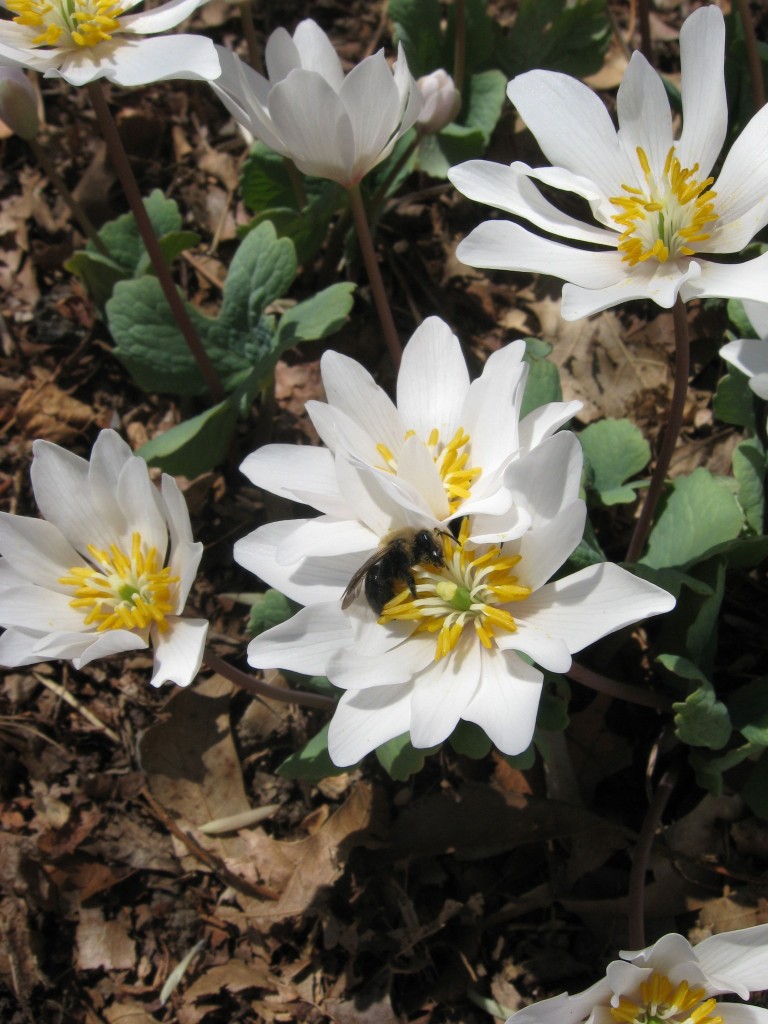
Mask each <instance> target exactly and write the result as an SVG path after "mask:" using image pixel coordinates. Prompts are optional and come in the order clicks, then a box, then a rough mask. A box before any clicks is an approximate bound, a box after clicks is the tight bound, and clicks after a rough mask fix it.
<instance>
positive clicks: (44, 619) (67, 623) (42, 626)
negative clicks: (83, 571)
mask: <svg viewBox="0 0 768 1024" xmlns="http://www.w3.org/2000/svg"><path fill="white" fill-rule="evenodd" d="M70 600H71V597H70V596H69V595H68V594H59V593H56V592H55V591H53V590H48V589H47V588H46V587H36V586H34V585H33V584H31V583H28V584H24V585H22V586H13V587H9V588H8V589H7V590H2V591H0V625H2V626H18V627H19V628H20V629H27V630H34V631H36V632H39V633H54V632H60V631H70V632H78V631H80V630H84V629H85V628H86V627H85V624H84V622H83V619H84V615H83V613H82V612H81V611H79V610H76V609H75V608H70V605H69V602H70Z"/></svg>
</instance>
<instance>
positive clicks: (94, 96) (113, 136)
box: [86, 79, 224, 402]
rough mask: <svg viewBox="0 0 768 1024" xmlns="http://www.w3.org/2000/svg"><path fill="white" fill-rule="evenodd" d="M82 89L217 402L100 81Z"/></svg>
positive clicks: (216, 385) (218, 392)
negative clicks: (91, 105) (90, 104)
mask: <svg viewBox="0 0 768 1024" xmlns="http://www.w3.org/2000/svg"><path fill="white" fill-rule="evenodd" d="M86 88H87V89H88V95H89V96H90V98H91V103H92V104H93V109H94V110H95V112H96V119H97V120H98V122H99V127H100V128H101V132H102V134H103V136H104V140H105V142H106V143H107V148H108V150H109V155H110V157H111V159H112V163H113V165H114V168H115V170H116V172H117V176H118V178H119V179H120V184H121V185H122V186H123V191H124V192H125V196H126V198H127V200H128V204H129V205H130V207H131V212H132V213H133V216H134V219H135V220H136V227H137V229H138V232H139V234H140V235H141V239H142V241H143V242H144V245H145V247H146V250H147V254H148V256H149V258H150V261H151V262H152V267H153V269H154V271H155V274H156V275H157V280H158V283H159V284H160V287H161V288H162V290H163V294H164V295H165V298H166V301H167V302H168V305H169V306H170V308H171V311H172V313H173V315H174V318H175V320H176V324H177V326H178V328H179V330H180V331H181V333H182V334H183V336H184V340H185V341H186V343H187V346H188V348H189V351H190V352H191V354H192V356H193V358H194V360H195V362H196V363H197V365H198V368H199V370H200V373H201V374H202V377H203V380H204V381H205V383H206V385H207V387H208V390H209V391H210V392H211V397H212V398H213V400H214V402H221V401H223V399H224V389H223V387H222V386H221V381H220V380H219V375H218V374H217V373H216V370H215V368H214V365H213V363H212V362H211V360H210V358H209V356H208V353H207V352H206V351H205V349H204V348H203V345H202V342H201V341H200V339H199V337H198V336H197V332H196V331H195V328H194V327H193V325H192V321H191V320H190V318H189V313H188V312H187V310H186V307H185V305H184V302H183V300H182V298H181V296H180V295H179V292H178V290H177V288H176V285H175V284H174V282H173V278H172V277H171V272H170V269H169V268H168V264H167V263H166V262H165V258H164V257H163V252H162V249H161V248H160V243H159V242H158V240H157V236H156V235H155V232H154V230H153V228H152V222H151V221H150V219H149V215H148V214H147V211H146V208H145V206H144V203H143V202H142V199H141V193H140V192H139V186H138V184H137V183H136V178H135V177H134V174H133V171H132V170H131V165H130V162H129V160H128V155H127V153H126V152H125V149H124V147H123V143H122V141H121V140H120V133H119V132H118V130H117V125H116V124H115V122H114V120H113V118H112V114H111V113H110V111H109V104H108V103H107V101H106V98H105V96H104V90H103V88H102V85H101V82H100V81H99V80H98V79H97V80H96V81H95V82H89V83H88V85H87V87H86Z"/></svg>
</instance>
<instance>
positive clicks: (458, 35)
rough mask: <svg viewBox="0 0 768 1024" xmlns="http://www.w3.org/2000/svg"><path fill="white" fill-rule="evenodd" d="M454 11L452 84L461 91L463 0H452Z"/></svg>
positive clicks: (464, 36) (464, 46) (464, 37)
mask: <svg viewBox="0 0 768 1024" xmlns="http://www.w3.org/2000/svg"><path fill="white" fill-rule="evenodd" d="M454 8H455V12H456V21H455V25H454V28H455V34H454V39H453V84H454V85H455V86H456V88H457V89H458V90H459V92H461V90H462V88H463V86H464V73H465V71H466V59H467V18H466V9H465V6H464V0H454Z"/></svg>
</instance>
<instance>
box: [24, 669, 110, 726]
mask: <svg viewBox="0 0 768 1024" xmlns="http://www.w3.org/2000/svg"><path fill="white" fill-rule="evenodd" d="M33 674H34V677H35V679H37V681H38V682H39V683H42V684H43V686H45V687H47V688H48V689H49V690H50V691H51V692H52V693H55V694H56V696H57V697H59V698H60V699H61V700H63V701H64V702H65V704H69V706H70V707H71V708H74V709H75V711H77V713H78V714H80V715H82V716H83V718H84V719H85V720H86V721H88V722H90V723H91V725H92V726H94V727H95V728H96V729H100V730H101V731H102V732H103V733H104V734H105V735H107V736H109V738H110V739H111V740H112V742H113V743H120V742H121V740H120V737H119V736H118V734H117V733H116V732H115V731H114V729H110V727H109V726H108V725H105V724H104V722H102V720H101V719H100V718H97V717H96V715H94V713H93V712H92V711H90V710H89V709H88V708H87V707H85V706H84V705H83V704H81V703H80V701H79V700H78V699H77V697H73V696H72V694H71V693H70V692H69V690H66V689H65V688H64V687H63V686H61V685H60V684H59V683H54V681H53V680H52V679H46V677H45V676H43V675H40V673H39V672H35V673H33Z"/></svg>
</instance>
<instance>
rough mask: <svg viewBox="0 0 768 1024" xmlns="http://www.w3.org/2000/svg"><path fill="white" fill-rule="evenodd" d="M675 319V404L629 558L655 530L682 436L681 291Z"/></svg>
mask: <svg viewBox="0 0 768 1024" xmlns="http://www.w3.org/2000/svg"><path fill="white" fill-rule="evenodd" d="M672 319H673V322H674V327H675V386H674V390H673V392H672V405H671V406H670V409H669V420H668V421H667V426H666V429H665V431H664V440H663V442H662V445H661V450H660V452H659V456H658V458H657V459H656V466H655V468H654V470H653V474H652V476H651V482H650V484H649V486H648V491H647V493H646V495H645V501H644V502H643V507H642V509H641V511H640V516H639V518H638V520H637V523H636V524H635V529H634V532H633V534H632V539H631V541H630V542H629V547H628V548H627V554H626V557H625V559H624V561H625V562H636V561H637V560H638V558H639V557H640V555H641V554H642V553H643V548H644V547H645V542H646V541H647V539H648V534H649V533H650V532H651V525H652V523H653V514H654V512H655V511H656V505H657V504H658V501H659V498H660V497H661V492H662V490H663V488H664V482H665V480H666V478H667V472H668V470H669V464H670V462H671V461H672V453H673V452H674V450H675V445H676V444H677V439H678V437H679V436H680V429H681V427H682V425H683V413H684V411H685V398H686V395H687V394H688V370H689V366H690V358H691V355H690V346H689V342H688V317H687V315H686V310H685V303H684V302H683V300H682V299H681V298H680V296H679V295H678V297H677V300H676V301H675V304H674V306H673V307H672Z"/></svg>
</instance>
